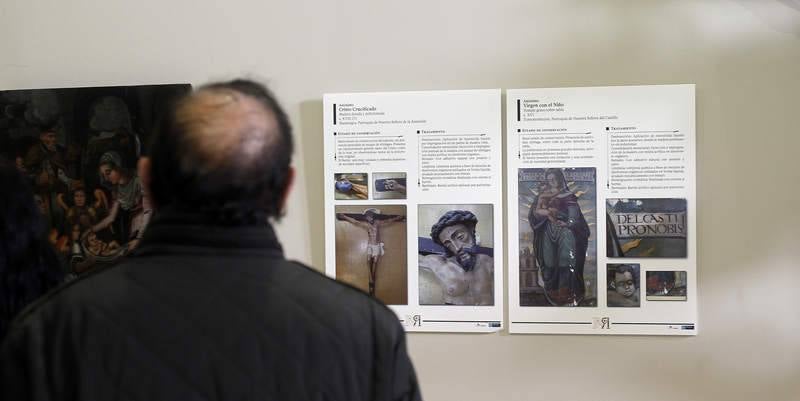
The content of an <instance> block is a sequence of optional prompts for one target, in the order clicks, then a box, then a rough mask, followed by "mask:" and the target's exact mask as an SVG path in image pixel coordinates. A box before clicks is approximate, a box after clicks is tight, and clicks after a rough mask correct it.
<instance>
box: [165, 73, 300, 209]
mask: <svg viewBox="0 0 800 401" xmlns="http://www.w3.org/2000/svg"><path fill="white" fill-rule="evenodd" d="M291 153H292V136H291V126H290V125H289V121H288V118H287V117H286V114H285V113H284V112H283V110H281V108H280V106H279V105H278V103H277V101H275V99H274V97H273V96H272V94H271V93H269V91H268V90H267V89H266V88H264V87H263V86H261V85H259V84H256V83H254V82H251V81H243V80H237V81H232V82H226V83H217V84H211V85H206V86H204V87H202V88H200V89H198V90H197V91H195V92H193V93H191V94H189V95H187V96H185V97H184V98H182V99H180V100H179V101H178V102H177V103H176V104H175V105H174V106H173V107H172V108H171V109H170V112H169V113H168V114H167V115H166V116H165V118H164V119H163V121H162V124H161V129H160V130H159V132H158V133H157V134H156V137H155V140H154V141H153V143H152V145H151V155H152V156H151V157H152V174H151V175H152V180H151V182H152V185H151V187H152V192H153V199H154V200H155V202H156V204H157V205H158V206H166V205H170V204H174V205H175V206H176V207H178V208H180V209H191V210H198V211H206V212H213V213H216V214H223V215H231V216H238V215H258V214H266V215H268V216H273V217H277V216H278V215H279V214H280V209H281V206H282V205H281V203H282V199H283V196H284V194H285V192H286V190H287V186H288V184H289V182H290V180H291V177H290V176H291V172H290V167H289V164H290V162H291ZM262 212H263V213H262Z"/></svg>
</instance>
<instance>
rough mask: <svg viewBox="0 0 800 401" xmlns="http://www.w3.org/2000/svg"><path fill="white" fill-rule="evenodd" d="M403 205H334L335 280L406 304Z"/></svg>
mask: <svg viewBox="0 0 800 401" xmlns="http://www.w3.org/2000/svg"><path fill="white" fill-rule="evenodd" d="M406 242H407V240H406V207H405V205H371V206H361V205H356V206H354V205H347V206H344V205H341V206H336V279H337V280H339V281H342V282H345V283H348V284H350V285H352V286H355V287H357V288H360V289H362V290H363V291H364V292H367V293H369V295H371V296H373V297H375V298H378V299H379V300H381V301H382V302H383V303H385V304H387V305H407V304H408V255H407V249H408V248H407V245H406Z"/></svg>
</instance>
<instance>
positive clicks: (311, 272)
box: [285, 260, 399, 322]
mask: <svg viewBox="0 0 800 401" xmlns="http://www.w3.org/2000/svg"><path fill="white" fill-rule="evenodd" d="M285 263H286V264H287V266H290V267H291V268H292V270H293V273H294V274H296V275H297V277H292V278H290V281H292V282H298V281H299V283H300V284H301V285H297V286H296V287H294V288H295V290H296V291H293V292H292V294H291V295H292V296H294V297H296V298H297V299H299V300H302V301H307V302H310V303H312V304H314V305H317V307H319V308H322V309H328V310H330V311H331V312H332V313H336V314H337V315H338V316H343V315H347V314H355V315H361V314H369V315H371V318H372V319H379V320H386V319H388V320H393V321H397V322H399V321H398V319H397V317H396V315H395V314H394V312H392V310H391V309H389V308H388V307H387V306H386V305H384V304H383V303H381V302H379V301H378V300H376V299H375V298H373V297H371V296H369V295H368V294H367V293H365V292H364V291H362V290H360V289H358V288H356V287H354V286H352V285H350V284H347V283H344V282H341V281H336V280H334V279H332V278H330V277H328V276H327V275H325V274H323V273H321V272H320V271H318V270H316V269H314V268H312V267H310V266H308V265H305V264H303V263H300V262H296V261H288V260H287V261H285ZM359 317H360V316H359Z"/></svg>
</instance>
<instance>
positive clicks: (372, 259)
mask: <svg viewBox="0 0 800 401" xmlns="http://www.w3.org/2000/svg"><path fill="white" fill-rule="evenodd" d="M378 214H380V212H379V211H377V210H376V209H367V210H365V211H364V221H361V220H357V219H354V218H352V217H350V216H348V215H346V214H344V213H338V214H337V217H338V218H339V219H340V220H344V221H346V222H348V223H351V224H354V225H356V226H357V227H361V228H363V229H364V230H365V231H366V232H367V237H368V242H367V266H368V267H369V295H371V296H373V297H374V296H375V274H376V272H377V270H378V262H379V261H380V259H381V256H383V254H384V250H383V242H381V239H380V228H381V227H384V226H387V225H389V224H392V223H394V222H397V221H400V220H403V218H404V216H393V217H390V218H388V219H385V220H381V219H377V218H376V216H377V215H378Z"/></svg>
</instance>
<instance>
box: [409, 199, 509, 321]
mask: <svg viewBox="0 0 800 401" xmlns="http://www.w3.org/2000/svg"><path fill="white" fill-rule="evenodd" d="M417 229H418V233H419V234H418V235H419V238H418V241H419V304H420V305H471V306H475V305H494V235H493V231H492V230H493V229H494V216H493V210H492V205H419V221H418V227H417Z"/></svg>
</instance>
